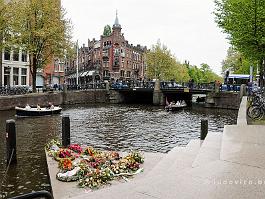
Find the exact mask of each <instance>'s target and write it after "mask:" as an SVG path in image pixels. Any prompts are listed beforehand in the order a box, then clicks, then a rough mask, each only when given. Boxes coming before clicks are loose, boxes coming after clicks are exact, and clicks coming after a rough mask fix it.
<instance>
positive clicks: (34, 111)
mask: <svg viewBox="0 0 265 199" xmlns="http://www.w3.org/2000/svg"><path fill="white" fill-rule="evenodd" d="M15 110H16V115H17V116H45V115H54V114H59V113H60V112H61V110H62V108H61V107H59V106H55V107H53V108H22V107H15Z"/></svg>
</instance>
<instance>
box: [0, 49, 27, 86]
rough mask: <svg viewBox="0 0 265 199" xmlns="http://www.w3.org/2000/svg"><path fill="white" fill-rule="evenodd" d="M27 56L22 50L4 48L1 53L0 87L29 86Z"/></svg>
mask: <svg viewBox="0 0 265 199" xmlns="http://www.w3.org/2000/svg"><path fill="white" fill-rule="evenodd" d="M29 70H30V69H29V55H28V53H27V52H26V51H25V50H23V49H22V48H18V47H13V48H9V47H6V48H4V49H3V51H2V68H1V71H2V72H1V82H0V83H1V86H29V85H30V71H29Z"/></svg>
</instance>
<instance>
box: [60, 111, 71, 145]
mask: <svg viewBox="0 0 265 199" xmlns="http://www.w3.org/2000/svg"><path fill="white" fill-rule="evenodd" d="M62 145H63V147H68V146H69V145H70V118H69V116H68V115H64V116H63V117H62Z"/></svg>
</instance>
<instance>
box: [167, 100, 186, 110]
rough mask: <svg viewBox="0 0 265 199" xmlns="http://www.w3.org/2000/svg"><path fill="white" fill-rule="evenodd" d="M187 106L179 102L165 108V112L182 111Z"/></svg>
mask: <svg viewBox="0 0 265 199" xmlns="http://www.w3.org/2000/svg"><path fill="white" fill-rule="evenodd" d="M186 106H187V104H186V103H185V102H181V103H180V102H177V103H176V104H175V103H174V104H172V103H170V104H169V105H167V106H165V110H166V111H177V110H180V109H182V108H184V107H186Z"/></svg>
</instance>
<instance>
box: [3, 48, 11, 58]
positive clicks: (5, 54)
mask: <svg viewBox="0 0 265 199" xmlns="http://www.w3.org/2000/svg"><path fill="white" fill-rule="evenodd" d="M4 60H10V48H8V47H6V48H5V53H4Z"/></svg>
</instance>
